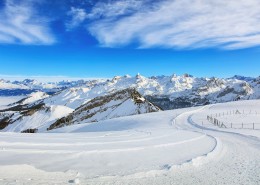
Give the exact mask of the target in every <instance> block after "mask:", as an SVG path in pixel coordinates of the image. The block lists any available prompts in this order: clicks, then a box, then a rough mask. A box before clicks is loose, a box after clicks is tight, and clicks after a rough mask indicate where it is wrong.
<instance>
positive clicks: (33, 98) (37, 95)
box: [21, 91, 49, 105]
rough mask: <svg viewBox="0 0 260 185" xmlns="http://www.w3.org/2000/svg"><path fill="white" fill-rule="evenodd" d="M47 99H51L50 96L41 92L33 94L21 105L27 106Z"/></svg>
mask: <svg viewBox="0 0 260 185" xmlns="http://www.w3.org/2000/svg"><path fill="white" fill-rule="evenodd" d="M47 97H49V95H48V94H46V93H45V92H41V91H38V92H33V93H31V94H30V95H29V96H28V97H27V98H26V99H25V100H24V101H23V102H22V103H21V104H22V105H25V104H30V103H34V102H36V101H38V100H41V99H44V98H47Z"/></svg>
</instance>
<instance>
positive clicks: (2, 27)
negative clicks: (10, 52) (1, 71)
mask: <svg viewBox="0 0 260 185" xmlns="http://www.w3.org/2000/svg"><path fill="white" fill-rule="evenodd" d="M0 17H1V19H0V43H8V44H17V43H18V44H52V43H54V42H55V39H54V38H53V36H52V34H51V33H50V31H49V29H48V26H47V24H46V20H44V19H42V18H41V17H38V16H36V14H35V13H34V11H33V7H32V5H31V4H30V1H27V3H25V2H19V3H17V1H13V0H6V3H5V7H4V8H3V10H2V11H0Z"/></svg>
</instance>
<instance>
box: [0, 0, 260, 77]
mask: <svg viewBox="0 0 260 185" xmlns="http://www.w3.org/2000/svg"><path fill="white" fill-rule="evenodd" d="M259 17H260V2H259V1H258V0H248V1H243V0H230V1H228V2H226V1H224V0H219V1H218V2H212V1H209V0H187V1H183V0H158V1H152V0H66V1H65V0H64V1H61V0H52V1H47V0H1V1H0V18H1V19H0V64H1V68H0V77H8V76H25V77H30V76H44V77H46V76H52V77H53V76H70V77H85V78H87V77H113V76H114V75H124V74H130V75H135V74H136V73H141V74H143V75H145V76H152V75H171V74H173V73H177V74H183V73H189V74H192V75H194V76H199V77H200V76H208V77H211V76H218V77H230V76H233V75H235V74H239V75H245V76H259V75H260V74H259V69H260V61H259V59H260V50H259V45H260V31H259V30H260V24H259V23H260V18H259Z"/></svg>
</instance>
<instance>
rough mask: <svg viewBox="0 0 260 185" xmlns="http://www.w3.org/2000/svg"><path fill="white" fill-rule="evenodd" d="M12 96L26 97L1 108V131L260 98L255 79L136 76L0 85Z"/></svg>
mask: <svg viewBox="0 0 260 185" xmlns="http://www.w3.org/2000/svg"><path fill="white" fill-rule="evenodd" d="M1 92H2V94H1ZM5 92H8V93H7V94H4V93H5ZM10 92H16V93H11V94H10ZM19 92H21V93H19ZM29 93H30V94H29ZM17 94H19V95H26V97H25V98H24V99H22V100H20V101H18V102H16V103H13V104H10V105H9V106H7V107H5V109H2V110H0V129H2V131H15V132H36V131H37V132H44V131H47V130H51V129H55V128H60V127H63V126H68V125H72V124H80V123H83V122H84V123H92V122H97V121H101V120H105V119H112V118H116V117H122V116H129V115H134V114H142V113H149V112H155V111H160V110H169V109H176V108H184V107H191V106H199V105H206V104H212V103H221V102H228V101H238V100H247V99H260V77H257V78H250V77H243V76H234V77H232V78H216V77H212V78H198V77H193V76H192V75H189V74H184V75H181V76H178V75H175V74H174V75H171V76H153V77H144V76H142V75H140V74H137V75H136V76H134V77H131V76H129V75H125V76H115V77H114V78H112V79H108V80H90V81H83V80H79V81H73V82H69V81H66V82H65V81H62V82H57V83H41V82H38V81H34V80H24V81H21V82H18V81H15V82H10V81H5V80H1V81H0V95H2V96H3V95H6V96H10V95H17Z"/></svg>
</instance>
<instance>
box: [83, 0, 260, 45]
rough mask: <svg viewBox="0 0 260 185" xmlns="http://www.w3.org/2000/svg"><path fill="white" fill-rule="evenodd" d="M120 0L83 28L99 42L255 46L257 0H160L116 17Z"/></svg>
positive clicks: (259, 28) (259, 30) (258, 40)
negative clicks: (87, 26)
mask: <svg viewBox="0 0 260 185" xmlns="http://www.w3.org/2000/svg"><path fill="white" fill-rule="evenodd" d="M120 2H122V3H123V2H126V1H123V0H120V1H116V3H115V4H112V5H111V4H110V5H108V6H109V7H110V6H111V7H113V8H112V10H110V9H109V8H107V9H106V11H105V12H103V14H104V15H103V16H102V17H101V18H100V19H97V20H95V21H93V22H92V23H91V25H90V26H89V28H88V29H89V31H90V33H91V34H92V35H93V36H94V37H95V38H96V39H97V40H98V41H99V42H100V44H101V45H102V46H105V47H122V46H126V45H129V44H132V43H138V44H139V47H140V48H151V47H163V48H174V49H194V48H209V47H212V48H222V49H230V50H232V49H241V48H249V47H257V46H259V45H260V24H259V22H260V1H258V0H247V1H244V0H230V1H226V0H218V1H211V0H174V1H173V0H163V1H159V2H157V3H156V4H152V5H151V6H152V7H151V6H149V5H148V4H146V6H145V8H144V6H142V8H139V9H138V10H136V9H135V11H134V12H133V11H132V12H131V14H129V15H125V16H122V17H118V14H117V13H115V12H118V11H115V9H117V8H119V6H117V5H119V4H120ZM132 4H133V3H132ZM129 6H131V3H129ZM139 7H140V5H139ZM124 9H126V10H127V7H125V6H124ZM92 12H98V10H96V9H95V7H94V8H93V9H92ZM96 15H98V14H96Z"/></svg>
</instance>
